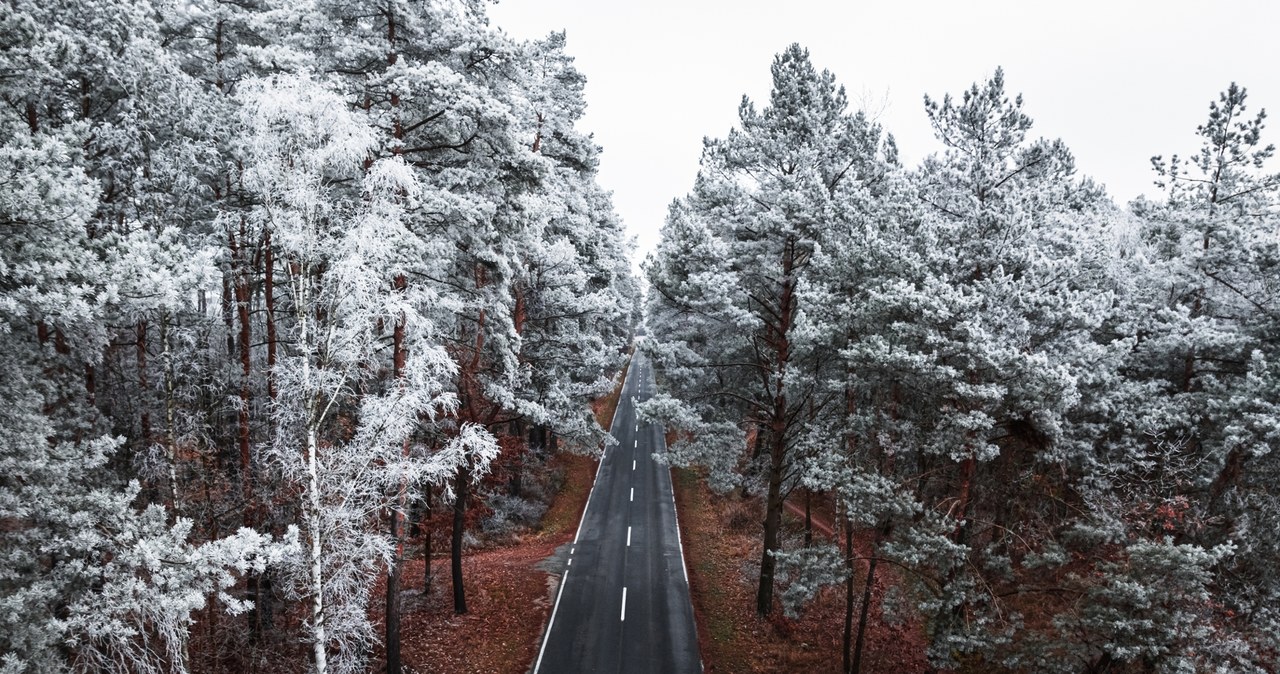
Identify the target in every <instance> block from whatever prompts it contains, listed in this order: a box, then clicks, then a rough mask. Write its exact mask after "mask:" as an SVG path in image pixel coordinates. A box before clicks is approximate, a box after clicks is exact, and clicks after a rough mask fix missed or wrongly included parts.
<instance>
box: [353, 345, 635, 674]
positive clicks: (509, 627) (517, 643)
mask: <svg viewBox="0 0 1280 674" xmlns="http://www.w3.org/2000/svg"><path fill="white" fill-rule="evenodd" d="M625 377H626V369H625V368H624V369H623V372H622V375H621V376H620V377H619V379H618V382H619V386H618V388H617V389H615V390H614V392H613V393H612V394H610V395H608V396H606V397H604V398H601V399H600V400H597V401H596V403H595V404H594V405H593V406H592V407H593V411H594V412H595V415H596V420H597V421H598V422H599V423H600V425H601V427H602V428H606V429H607V428H609V425H610V423H611V422H612V421H613V414H614V411H615V410H616V409H617V405H618V395H619V393H620V392H621V382H622V381H623V380H624V379H625ZM596 465H597V460H596V459H595V458H594V457H591V456H585V455H581V454H574V453H571V452H565V451H562V452H559V453H558V454H556V455H555V456H554V457H553V458H552V459H551V460H550V461H549V462H548V464H547V466H546V469H547V470H548V471H553V472H560V473H561V474H562V476H563V479H562V482H561V487H560V489H559V490H558V491H557V492H556V494H555V496H554V497H553V498H552V500H551V503H550V504H549V507H548V509H547V512H546V513H545V514H544V515H543V517H542V521H541V523H540V526H539V527H538V529H537V530H536V531H532V532H525V533H524V534H521V535H516V536H513V537H511V538H510V539H508V540H505V541H504V542H503V543H502V544H500V545H498V546H495V547H492V548H485V549H480V550H474V551H470V552H468V553H467V554H465V555H464V557H463V560H462V569H463V578H464V587H465V588H466V595H467V609H468V610H467V613H466V614H463V615H457V614H455V613H454V612H453V590H452V587H451V585H450V581H449V577H450V576H449V557H448V554H447V542H446V543H445V546H446V547H445V548H444V549H442V550H440V551H439V552H440V553H441V554H443V556H438V557H436V558H435V559H433V560H432V566H431V568H432V571H431V573H432V578H433V582H432V586H431V591H430V592H428V593H426V594H425V595H424V593H423V586H424V584H425V580H424V578H423V574H424V571H425V567H424V562H423V559H422V558H421V557H420V556H419V557H417V558H413V559H409V560H407V561H406V563H405V566H404V570H403V576H402V578H403V580H402V583H403V584H404V588H405V590H404V594H403V595H402V596H403V602H404V604H403V616H402V618H401V657H402V660H403V663H404V666H405V671H406V672H407V673H409V674H418V673H421V674H425V673H426V672H431V673H432V674H525V672H527V671H529V668H530V667H531V665H532V663H533V659H534V658H535V657H537V654H538V648H539V646H540V645H541V641H542V630H543V627H544V626H545V625H546V622H547V617H548V616H549V614H550V613H551V608H552V605H553V603H554V599H555V598H554V595H553V591H554V589H555V587H556V583H557V581H558V576H553V575H549V574H548V573H547V572H546V571H545V570H542V569H541V568H539V565H540V564H541V563H542V562H543V561H544V560H545V559H546V558H548V557H550V556H551V555H552V554H553V553H554V552H555V550H556V548H558V547H560V546H561V545H564V544H565V543H568V542H569V541H570V540H572V539H573V536H574V533H575V532H576V531H577V526H578V520H579V519H580V518H581V516H582V510H583V508H584V507H585V506H586V503H587V497H588V496H589V495H590V493H591V485H592V481H593V480H594V479H595V472H596ZM440 534H441V535H447V531H445V532H440ZM384 592H385V585H384V584H383V583H379V585H378V587H377V588H375V596H374V598H373V601H372V602H371V605H372V606H374V607H378V608H379V609H380V608H381V606H382V605H383V603H384V601H385V600H384V598H383V597H384V596H385V595H384ZM379 613H381V611H380V610H379ZM378 618H379V619H380V618H381V616H380V615H379V616H378ZM382 657H383V656H382V653H381V652H379V653H376V654H375V662H380V661H381V659H382Z"/></svg>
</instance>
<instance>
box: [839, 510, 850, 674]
mask: <svg viewBox="0 0 1280 674" xmlns="http://www.w3.org/2000/svg"><path fill="white" fill-rule="evenodd" d="M846 507H847V506H846ZM844 571H845V574H847V575H846V576H845V579H844V639H843V642H842V644H841V646H842V648H841V652H842V653H843V655H844V657H843V660H842V662H843V664H844V668H843V669H841V671H843V672H844V674H849V672H852V671H853V657H852V649H851V648H850V646H851V645H852V643H853V520H851V519H849V518H848V517H845V518H844Z"/></svg>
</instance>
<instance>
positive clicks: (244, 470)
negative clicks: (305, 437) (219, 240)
mask: <svg viewBox="0 0 1280 674" xmlns="http://www.w3.org/2000/svg"><path fill="white" fill-rule="evenodd" d="M244 238H245V221H244V220H243V219H241V220H240V240H241V241H243V240H244ZM230 241H231V259H232V273H233V274H234V276H235V284H234V286H235V306H236V316H237V318H238V319H239V321H240V333H239V337H240V338H239V342H240V349H239V355H240V413H239V415H238V420H239V424H238V430H239V433H238V437H239V444H240V481H241V482H240V486H241V491H242V493H243V496H244V501H245V505H246V509H245V513H246V514H248V512H249V511H250V510H252V506H251V504H252V501H253V472H252V470H253V465H252V457H251V454H250V451H249V403H250V396H251V391H250V388H249V384H250V376H251V375H252V371H251V366H252V360H251V355H252V354H251V353H250V347H251V346H252V344H251V343H250V341H249V340H250V337H251V333H250V328H249V279H248V270H246V269H245V268H244V266H245V265H244V263H243V257H244V254H243V251H241V250H240V249H239V247H238V246H237V244H236V237H235V235H234V234H233V235H231V237H230Z"/></svg>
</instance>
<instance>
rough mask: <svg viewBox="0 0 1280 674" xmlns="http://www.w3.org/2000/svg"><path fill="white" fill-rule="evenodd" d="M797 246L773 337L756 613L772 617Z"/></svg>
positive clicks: (790, 246)
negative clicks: (765, 485)
mask: <svg viewBox="0 0 1280 674" xmlns="http://www.w3.org/2000/svg"><path fill="white" fill-rule="evenodd" d="M794 246H795V244H794V243H793V242H791V241H788V242H787V245H786V248H785V249H784V251H783V255H782V288H781V292H780V295H779V302H778V324H777V328H776V331H775V332H774V334H772V335H771V337H772V339H771V340H770V341H771V342H772V345H773V348H774V354H773V356H774V363H773V371H772V372H770V375H771V377H773V379H772V381H771V382H770V385H771V386H773V388H774V390H773V409H772V410H771V418H770V420H769V431H770V438H769V440H770V447H769V493H768V495H767V496H766V498H765V517H764V549H763V550H762V551H761V555H760V586H759V588H758V589H757V591H756V613H758V614H759V615H762V616H763V615H768V614H769V612H770V611H772V610H773V579H774V574H775V570H776V567H777V563H776V561H775V560H774V558H773V553H774V552H775V551H776V550H778V532H779V530H780V529H781V525H782V501H783V497H782V478H783V473H784V471H785V469H786V453H787V432H786V431H787V417H788V414H789V410H788V407H787V393H786V389H785V387H784V386H785V385H784V383H783V380H784V379H785V374H786V371H787V363H788V361H790V360H791V342H790V332H791V318H792V314H793V313H794V311H795V307H794V302H795V280H794V279H793V278H792V273H793V271H794V264H795V250H794Z"/></svg>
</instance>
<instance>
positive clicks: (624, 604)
mask: <svg viewBox="0 0 1280 674" xmlns="http://www.w3.org/2000/svg"><path fill="white" fill-rule="evenodd" d="M626 619H627V588H625V587H624V588H622V620H623V621H624V622H625V621H626Z"/></svg>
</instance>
